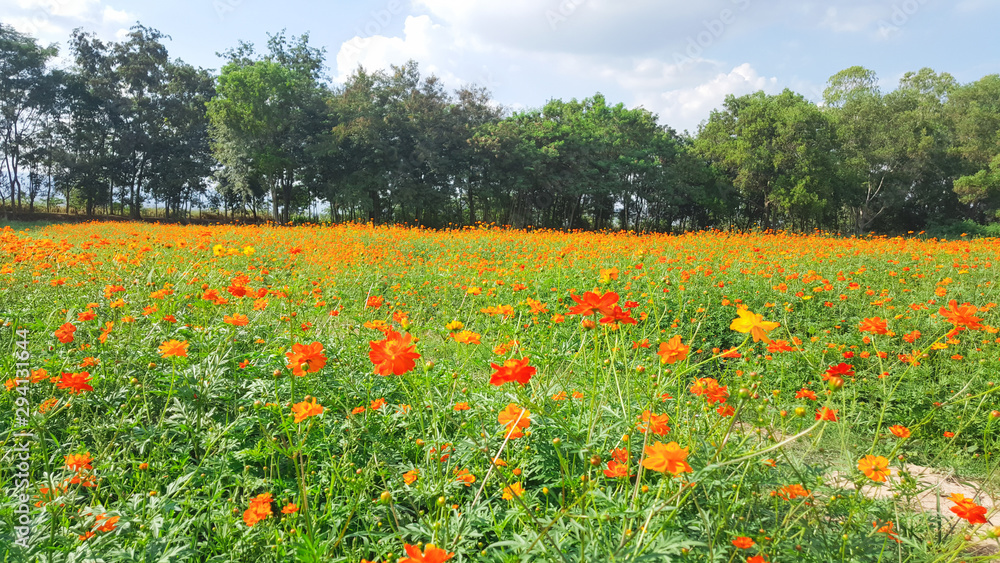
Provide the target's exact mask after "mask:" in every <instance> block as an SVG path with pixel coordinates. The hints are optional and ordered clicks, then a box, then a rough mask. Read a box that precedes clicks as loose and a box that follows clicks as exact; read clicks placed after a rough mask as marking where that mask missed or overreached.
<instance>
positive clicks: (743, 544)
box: [733, 536, 754, 549]
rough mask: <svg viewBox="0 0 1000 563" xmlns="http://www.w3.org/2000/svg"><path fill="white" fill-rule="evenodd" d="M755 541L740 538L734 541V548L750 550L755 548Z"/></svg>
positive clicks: (743, 537)
mask: <svg viewBox="0 0 1000 563" xmlns="http://www.w3.org/2000/svg"><path fill="white" fill-rule="evenodd" d="M753 543H754V542H753V540H752V539H750V538H748V537H746V536H739V537H737V538H736V539H734V540H733V546H734V547H738V548H740V549H750V548H751V547H753Z"/></svg>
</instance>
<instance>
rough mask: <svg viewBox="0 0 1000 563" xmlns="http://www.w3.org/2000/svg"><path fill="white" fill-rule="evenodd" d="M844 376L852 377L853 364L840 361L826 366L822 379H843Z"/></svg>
mask: <svg viewBox="0 0 1000 563" xmlns="http://www.w3.org/2000/svg"><path fill="white" fill-rule="evenodd" d="M845 377H854V366H852V365H851V364H845V363H843V362H841V363H839V364H837V365H835V366H830V367H829V368H827V370H826V372H825V373H824V374H823V381H829V380H831V379H833V378H837V379H844V378H845Z"/></svg>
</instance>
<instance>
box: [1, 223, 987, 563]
mask: <svg viewBox="0 0 1000 563" xmlns="http://www.w3.org/2000/svg"><path fill="white" fill-rule="evenodd" d="M998 269H1000V244H998V241H996V240H992V239H977V240H958V241H937V240H922V239H919V238H908V239H903V238H838V237H833V236H825V235H822V234H819V233H817V234H813V235H793V234H783V233H763V234H762V233H755V234H734V233H723V232H700V233H691V234H685V235H647V236H637V235H634V234H627V233H625V234H620V233H561V232H544V231H543V232H530V233H528V232H524V231H517V230H507V229H499V228H485V227H483V228H474V229H473V228H470V229H464V230H456V231H429V230H421V229H410V228H402V227H374V226H365V225H349V226H333V227H320V226H303V227H243V226H212V227H199V226H186V227H184V226H167V225H149V224H139V223H116V224H100V223H89V224H81V225H55V226H49V227H44V228H34V229H31V230H26V231H20V232H19V231H14V230H12V229H10V228H7V229H6V230H4V231H0V324H2V328H0V342H2V345H3V347H4V353H3V354H2V355H0V366H2V368H3V373H4V379H5V391H4V392H3V393H2V395H0V412H3V413H7V414H5V415H3V417H2V418H0V444H2V447H3V448H4V451H3V456H4V457H3V459H4V461H3V465H2V468H3V471H2V473H0V545H3V546H4V547H5V548H6V550H7V553H8V559H7V560H9V561H35V560H38V561H137V560H141V561H205V562H207V561H317V562H318V561H343V562H350V563H357V562H362V561H369V562H373V561H379V562H393V563H395V562H396V561H402V562H408V561H412V562H435V563H438V562H442V561H446V560H449V561H497V562H500V561H524V560H533V561H562V562H569V561H639V560H649V561H666V560H670V561H726V562H744V561H745V562H752V563H759V562H763V561H817V562H819V561H823V562H825V561H988V560H995V557H996V553H997V552H998V551H1000V550H998V547H1000V543H998V540H997V536H998V535H1000V514H998V511H997V509H996V508H995V506H997V504H998V503H997V502H996V501H995V499H997V500H1000V495H998V494H997V493H998V490H1000V472H998V466H1000V464H998V462H997V453H998V452H997V450H998V447H1000V410H998V409H1000V385H997V384H996V382H997V381H998V380H1000V375H998V372H997V369H998V367H1000V334H998V332H1000V331H998V329H997V328H995V327H994V326H993V325H1000V314H998V311H996V310H995V309H996V307H997V301H1000V296H998V291H997V281H996V280H997V274H998ZM8 350H10V351H11V353H8V352H7V351H8ZM916 466H920V467H928V468H932V469H933V470H935V471H937V472H943V473H945V474H947V475H948V476H949V477H950V479H949V482H950V483H962V484H963V486H965V487H966V488H965V489H963V490H965V491H966V493H964V494H963V493H957V492H951V493H949V491H948V490H947V489H946V488H945V487H941V488H940V489H934V488H933V487H934V484H932V483H929V482H928V481H927V480H926V479H925V476H926V474H917V473H915V472H914V470H913V468H914V467H916ZM927 495H933V498H934V499H935V500H934V502H932V503H931V507H932V508H930V509H928V508H927V506H925V505H926V503H923V504H922V503H921V502H920V501H919V500H918V499H919V498H921V497H922V496H923V497H926V496H927Z"/></svg>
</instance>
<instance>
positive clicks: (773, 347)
mask: <svg viewBox="0 0 1000 563" xmlns="http://www.w3.org/2000/svg"><path fill="white" fill-rule="evenodd" d="M793 350H795V349H794V348H792V347H791V346H789V345H788V342H787V341H785V340H772V341H771V342H770V343H768V345H767V351H768V352H771V353H772V354H774V353H777V352H791V351H793Z"/></svg>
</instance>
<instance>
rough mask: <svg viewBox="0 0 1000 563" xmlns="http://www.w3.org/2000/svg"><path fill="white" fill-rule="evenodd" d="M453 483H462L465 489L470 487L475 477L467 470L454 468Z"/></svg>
mask: <svg viewBox="0 0 1000 563" xmlns="http://www.w3.org/2000/svg"><path fill="white" fill-rule="evenodd" d="M455 481H457V482H459V483H463V484H464V485H465V486H466V487H471V486H472V484H473V483H475V482H476V476H475V475H473V474H472V473H470V472H469V470H468V469H462V470H459V469H458V468H457V467H456V468H455Z"/></svg>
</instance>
